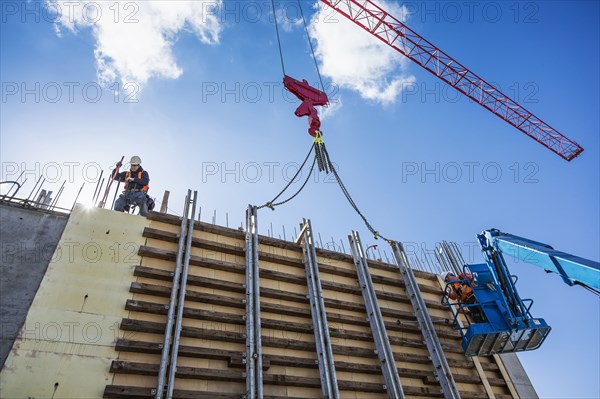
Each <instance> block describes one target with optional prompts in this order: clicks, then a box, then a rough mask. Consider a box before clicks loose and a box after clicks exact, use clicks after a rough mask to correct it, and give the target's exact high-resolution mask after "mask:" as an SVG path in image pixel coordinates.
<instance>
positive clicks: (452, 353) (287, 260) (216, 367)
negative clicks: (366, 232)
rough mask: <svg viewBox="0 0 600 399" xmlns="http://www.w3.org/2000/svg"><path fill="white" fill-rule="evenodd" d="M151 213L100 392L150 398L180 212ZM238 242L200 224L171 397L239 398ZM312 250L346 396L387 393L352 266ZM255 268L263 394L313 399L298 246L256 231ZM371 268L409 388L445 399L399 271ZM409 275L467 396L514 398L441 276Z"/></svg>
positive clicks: (311, 349)
mask: <svg viewBox="0 0 600 399" xmlns="http://www.w3.org/2000/svg"><path fill="white" fill-rule="evenodd" d="M149 219H151V223H150V225H149V226H148V227H147V228H146V229H145V231H144V233H143V235H144V237H146V239H147V242H146V245H145V246H143V247H141V248H140V251H139V254H140V255H141V256H142V258H141V262H140V265H139V266H138V267H137V268H136V269H135V271H134V276H132V283H131V286H130V291H131V293H132V299H131V300H129V301H128V302H127V304H126V305H124V306H126V307H127V309H129V313H128V315H127V318H125V319H123V320H122V322H121V329H122V330H123V331H124V333H123V337H124V339H123V340H122V341H121V342H118V343H117V346H116V349H117V350H118V351H119V357H118V361H119V362H117V363H114V364H113V365H112V366H111V370H112V371H113V373H114V375H115V377H114V381H113V384H111V385H109V386H107V388H106V391H105V396H106V397H125V396H126V395H132V394H133V393H135V394H136V395H139V397H145V396H147V397H151V396H152V395H151V393H150V392H151V388H153V387H154V386H155V385H156V374H157V372H158V361H159V359H160V345H161V344H162V339H163V334H164V327H165V323H166V314H167V309H166V308H165V306H164V305H165V304H167V303H168V296H169V295H170V287H171V279H172V276H171V273H172V272H173V271H174V267H175V257H176V249H177V240H178V234H179V230H178V226H177V224H178V223H180V220H179V219H178V218H176V217H174V216H170V215H163V214H156V213H152V214H151V215H150V217H149ZM244 246H245V233H244V232H243V231H240V230H239V229H228V228H224V227H220V226H214V225H209V224H205V223H200V222H196V225H195V231H194V236H193V241H192V251H191V261H190V264H191V266H190V269H189V279H188V292H187V295H186V302H185V304H184V319H183V329H182V338H181V348H180V353H179V360H178V372H177V378H176V395H175V396H176V397H180V398H187V397H204V396H202V395H204V394H206V395H207V396H206V397H215V398H217V397H222V398H229V397H238V398H239V397H241V395H243V394H244V392H245V388H246V387H245V382H244V381H245V377H244V372H245V365H244V362H243V356H244V353H245V321H244V309H245V303H244V299H245V288H244V284H245V249H244ZM317 255H318V256H317V260H318V263H319V270H320V277H321V281H322V287H323V296H324V301H325V307H326V311H327V317H328V322H329V327H330V334H331V343H332V349H333V354H334V360H335V365H336V370H337V377H338V385H339V387H340V392H341V395H342V397H343V398H365V399H367V398H385V397H387V394H386V392H385V390H384V383H383V377H382V374H381V371H380V367H379V361H378V359H377V356H376V354H375V345H374V342H373V338H372V335H371V330H370V326H369V323H368V320H367V315H366V312H365V306H364V303H363V299H362V293H361V290H360V287H359V285H358V281H357V275H356V271H355V268H354V262H353V260H352V258H351V257H350V256H348V255H345V254H339V253H334V252H331V251H327V250H323V249H317ZM259 265H260V287H261V323H262V343H263V357H264V370H263V373H264V374H263V378H264V384H265V388H264V392H265V397H267V398H280V397H294V398H316V397H320V396H321V391H320V380H319V373H318V367H317V362H316V353H315V343H314V336H313V332H312V319H311V314H310V306H309V301H308V298H307V295H308V290H307V287H306V276H305V270H304V265H303V254H302V248H301V247H300V246H299V245H296V244H294V243H291V242H285V241H282V240H276V239H272V238H268V237H262V236H261V237H260V239H259ZM369 266H370V272H371V275H372V279H373V282H374V286H375V289H376V292H377V297H378V302H379V305H380V307H381V310H382V314H383V317H384V321H385V324H386V329H387V333H388V337H389V339H390V343H391V345H392V349H393V352H394V357H395V359H396V366H397V367H398V370H399V374H400V377H401V380H402V383H403V389H404V391H405V394H406V396H407V397H408V398H411V397H415V398H416V397H442V394H441V390H440V386H439V383H438V382H437V381H436V379H435V375H434V371H433V365H432V363H431V361H430V360H429V358H428V356H429V354H428V352H427V349H426V347H425V345H424V343H423V336H422V333H421V332H420V330H419V328H418V325H417V322H416V318H415V315H414V313H413V310H412V306H411V304H410V300H409V298H408V296H407V293H406V290H405V287H404V284H403V282H402V278H401V276H400V274H399V272H398V270H397V268H396V267H395V266H394V265H389V264H385V263H383V262H371V261H370V262H369ZM416 275H417V279H418V283H419V286H420V289H421V291H422V293H423V296H424V299H425V302H426V304H427V306H428V310H429V312H430V314H431V316H432V319H433V321H434V325H435V327H436V331H437V333H438V335H439V337H440V341H441V344H442V347H443V348H444V351H445V353H446V356H447V359H448V362H449V364H450V366H451V369H452V371H453V374H454V378H455V380H456V382H457V385H458V388H459V390H460V391H461V395H462V397H463V398H474V399H477V398H487V397H490V396H491V395H493V396H494V397H496V398H499V399H505V398H509V397H512V396H511V395H510V391H509V389H508V388H507V384H506V381H505V380H504V378H503V376H502V373H501V372H500V369H499V368H498V365H497V364H496V363H495V361H494V360H493V359H482V360H481V361H480V366H479V367H480V369H481V370H482V374H480V373H478V371H477V367H476V366H475V363H474V361H473V360H472V359H471V358H467V357H465V356H464V354H463V352H462V349H461V345H460V334H458V332H457V331H455V330H453V329H452V327H451V324H450V319H451V314H450V312H449V311H448V309H447V308H446V307H444V306H442V305H441V303H440V299H441V289H440V286H439V283H438V281H437V278H436V276H434V275H431V274H429V273H424V272H419V271H417V272H416ZM484 379H485V380H486V384H488V385H489V390H486V389H485V388H484V386H483V380H484ZM119 387H120V388H119ZM117 388H119V389H121V393H122V395H121V394H119V391H118V389H117ZM191 392H193V393H194V394H195V396H194V395H192V394H191ZM203 393H204V394H203ZM210 395H213V396H210ZM216 395H220V396H216Z"/></svg>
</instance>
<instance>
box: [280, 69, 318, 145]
mask: <svg viewBox="0 0 600 399" xmlns="http://www.w3.org/2000/svg"><path fill="white" fill-rule="evenodd" d="M283 85H284V86H285V88H286V89H287V90H288V91H289V92H291V93H292V94H294V95H295V96H296V97H298V99H299V100H300V101H302V104H300V106H299V107H298V108H297V109H296V111H295V112H294V114H295V115H296V116H297V117H302V116H308V125H309V127H308V134H310V135H311V136H313V137H315V136H316V135H317V132H320V128H321V120H320V119H319V113H318V112H317V109H316V108H315V106H316V105H321V106H324V107H326V106H327V105H329V99H328V98H327V94H325V92H322V91H321V90H319V89H315V88H314V87H312V86H311V85H309V84H308V82H307V81H306V80H302V82H300V81H299V80H296V79H294V78H292V77H290V76H287V75H285V76H284V77H283Z"/></svg>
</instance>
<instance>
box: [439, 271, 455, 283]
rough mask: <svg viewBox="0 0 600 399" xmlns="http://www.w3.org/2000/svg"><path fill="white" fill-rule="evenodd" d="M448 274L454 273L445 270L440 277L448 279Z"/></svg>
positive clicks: (452, 274)
mask: <svg viewBox="0 0 600 399" xmlns="http://www.w3.org/2000/svg"><path fill="white" fill-rule="evenodd" d="M448 276H454V273H452V272H443V273H442V274H440V277H441V278H442V280H444V281H446V279H447V278H448Z"/></svg>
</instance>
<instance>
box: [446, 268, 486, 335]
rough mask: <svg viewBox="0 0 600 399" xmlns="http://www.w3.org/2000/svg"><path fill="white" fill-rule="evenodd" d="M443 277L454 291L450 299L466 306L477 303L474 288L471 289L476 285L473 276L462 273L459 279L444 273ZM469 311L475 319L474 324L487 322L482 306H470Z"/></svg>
mask: <svg viewBox="0 0 600 399" xmlns="http://www.w3.org/2000/svg"><path fill="white" fill-rule="evenodd" d="M441 277H442V278H443V279H444V282H446V283H450V284H452V289H451V290H450V294H449V295H448V296H449V297H450V299H453V300H458V301H459V303H461V304H464V305H472V304H474V303H476V302H477V298H475V293H474V292H473V288H471V287H472V286H474V285H475V280H474V279H473V275H471V274H469V273H467V274H466V275H465V274H464V273H460V274H459V275H458V277H457V276H456V275H455V274H454V273H452V272H444V273H442V275H441ZM467 281H468V282H467ZM469 284H470V285H469ZM467 309H468V312H469V313H470V314H471V316H472V317H473V322H474V323H482V322H484V321H486V318H485V314H484V313H483V310H482V309H481V306H469V307H467Z"/></svg>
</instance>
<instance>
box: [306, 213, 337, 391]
mask: <svg viewBox="0 0 600 399" xmlns="http://www.w3.org/2000/svg"><path fill="white" fill-rule="evenodd" d="M300 234H301V235H302V236H301V237H299V238H300V239H303V242H304V245H303V246H302V249H303V252H304V268H305V271H306V282H307V286H308V296H309V300H310V310H311V315H312V321H313V330H314V334H315V345H316V349H317V360H318V362H319V374H320V376H321V391H322V393H323V398H324V399H338V398H339V397H340V392H339V389H338V385H337V377H336V372H335V364H334V362H333V351H332V349H331V338H330V336H329V325H328V323H327V313H326V311H325V302H324V301H323V289H322V287H321V278H320V277H319V264H318V262H317V252H316V250H315V242H314V238H313V235H312V226H311V223H310V220H306V219H304V221H303V227H302V230H301V233H300ZM300 239H298V240H297V241H300Z"/></svg>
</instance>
